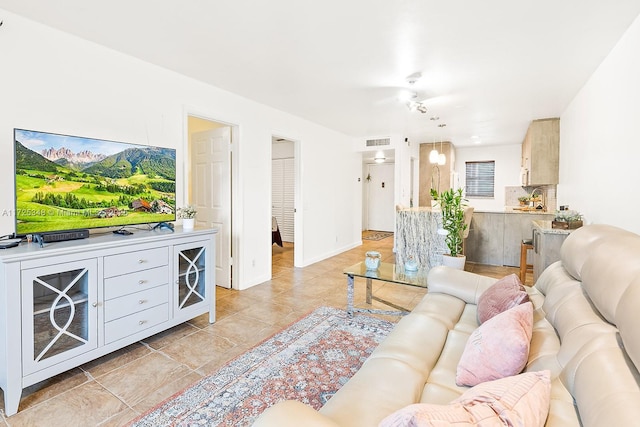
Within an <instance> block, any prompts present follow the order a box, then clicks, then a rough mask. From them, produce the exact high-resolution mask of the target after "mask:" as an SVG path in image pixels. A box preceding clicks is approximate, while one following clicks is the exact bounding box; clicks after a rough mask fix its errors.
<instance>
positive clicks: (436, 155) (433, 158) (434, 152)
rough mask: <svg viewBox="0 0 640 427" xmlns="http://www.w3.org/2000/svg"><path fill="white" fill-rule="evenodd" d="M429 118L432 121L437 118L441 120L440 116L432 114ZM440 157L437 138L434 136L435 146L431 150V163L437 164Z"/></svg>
mask: <svg viewBox="0 0 640 427" xmlns="http://www.w3.org/2000/svg"><path fill="white" fill-rule="evenodd" d="M429 120H431V121H432V122H435V121H437V120H440V117H438V116H431V117H429ZM438 158H439V153H438V150H436V139H435V138H433V148H432V149H431V152H429V163H431V164H432V165H435V164H437V163H438Z"/></svg>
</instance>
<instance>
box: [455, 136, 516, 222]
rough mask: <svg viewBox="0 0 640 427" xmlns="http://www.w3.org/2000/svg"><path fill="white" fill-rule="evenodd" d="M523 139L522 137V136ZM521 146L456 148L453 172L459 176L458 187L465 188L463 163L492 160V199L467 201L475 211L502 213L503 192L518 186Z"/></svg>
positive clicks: (503, 203) (503, 204)
mask: <svg viewBox="0 0 640 427" xmlns="http://www.w3.org/2000/svg"><path fill="white" fill-rule="evenodd" d="M522 138H523V139H524V135H522ZM521 151H522V146H521V144H517V143H514V144H513V145H501V146H493V147H484V146H481V145H480V146H477V147H469V148H457V147H456V163H455V170H456V172H458V174H459V178H460V185H461V186H462V187H463V188H464V187H465V184H466V182H465V162H473V161H484V160H494V161H495V162H496V163H495V168H496V169H495V182H494V184H495V187H494V197H493V198H492V199H484V198H482V199H480V198H478V199H475V198H471V199H469V204H470V205H471V206H473V207H474V208H475V209H476V210H477V211H504V207H505V190H504V188H505V187H507V186H519V185H520V160H521Z"/></svg>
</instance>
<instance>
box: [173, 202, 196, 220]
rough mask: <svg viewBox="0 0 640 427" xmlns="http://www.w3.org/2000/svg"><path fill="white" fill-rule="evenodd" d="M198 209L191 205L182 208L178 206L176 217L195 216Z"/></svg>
mask: <svg viewBox="0 0 640 427" xmlns="http://www.w3.org/2000/svg"><path fill="white" fill-rule="evenodd" d="M197 213H198V211H197V210H196V207H195V206H193V205H187V206H185V207H183V208H178V218H181V219H193V218H195V217H196V214H197Z"/></svg>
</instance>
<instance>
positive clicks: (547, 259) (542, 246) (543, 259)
mask: <svg viewBox="0 0 640 427" xmlns="http://www.w3.org/2000/svg"><path fill="white" fill-rule="evenodd" d="M533 226H534V228H533V282H534V283H535V282H536V281H537V280H538V277H540V274H542V272H543V271H544V270H545V268H547V267H549V266H550V265H551V264H553V263H554V262H556V261H559V260H560V248H561V247H562V244H563V243H564V240H565V239H566V238H567V236H568V235H569V234H571V233H572V232H573V231H574V230H560V229H555V228H552V227H551V221H534V223H533Z"/></svg>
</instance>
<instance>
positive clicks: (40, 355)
mask: <svg viewBox="0 0 640 427" xmlns="http://www.w3.org/2000/svg"><path fill="white" fill-rule="evenodd" d="M216 232H217V231H216V230H213V229H211V230H210V229H201V230H191V231H184V230H181V229H180V228H176V229H175V232H168V231H161V230H150V231H144V230H140V231H136V232H135V234H134V235H132V236H127V237H126V238H123V237H122V236H119V235H114V234H112V233H107V234H103V235H99V236H94V237H90V238H88V239H83V240H74V241H68V242H54V243H49V244H46V245H45V246H44V247H39V246H38V245H37V244H35V243H31V244H27V243H22V244H20V245H19V246H18V247H15V248H11V249H8V250H6V251H3V252H2V254H0V387H1V388H2V390H3V392H4V400H5V405H4V408H5V414H6V415H9V416H10V415H13V414H15V413H16V412H17V410H18V406H19V403H20V397H21V394H22V389H23V388H26V387H28V386H30V385H33V384H36V383H38V382H40V381H43V380H46V379H48V378H51V377H53V376H55V375H57V374H59V373H61V372H64V371H67V370H69V369H71V368H74V367H77V366H79V365H82V364H83V363H86V362H89V361H91V360H93V359H96V358H98V357H101V356H104V355H105V354H108V353H111V352H113V351H115V350H118V349H120V348H123V347H125V346H127V345H130V344H132V343H134V342H136V341H139V340H141V339H144V338H146V337H149V336H151V335H154V334H157V333H158V332H161V331H164V330H166V329H168V328H171V327H173V326H176V325H178V324H180V323H183V322H185V321H187V320H189V319H192V318H194V317H196V316H199V315H201V314H204V313H209V322H210V323H213V322H214V320H215V264H214V260H215V241H214V238H215V233H216Z"/></svg>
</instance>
